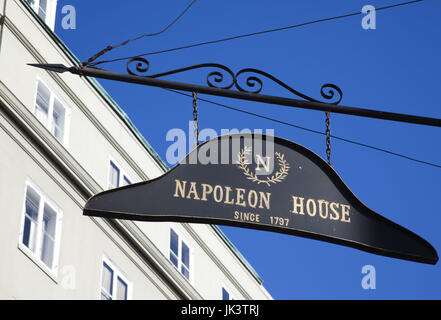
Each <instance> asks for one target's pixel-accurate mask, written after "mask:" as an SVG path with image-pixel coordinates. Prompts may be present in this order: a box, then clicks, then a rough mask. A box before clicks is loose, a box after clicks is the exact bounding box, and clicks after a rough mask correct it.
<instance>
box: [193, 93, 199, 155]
mask: <svg viewBox="0 0 441 320" xmlns="http://www.w3.org/2000/svg"><path fill="white" fill-rule="evenodd" d="M198 115H199V114H198V100H197V95H196V92H193V120H194V122H193V125H194V136H195V138H196V147H197V146H198V145H199V121H198Z"/></svg>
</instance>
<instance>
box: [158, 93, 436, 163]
mask: <svg viewBox="0 0 441 320" xmlns="http://www.w3.org/2000/svg"><path fill="white" fill-rule="evenodd" d="M165 90H167V91H171V92H174V93H177V94H180V95H183V96H186V97H190V98H192V95H190V94H186V93H183V92H180V91H176V90H173V89H165ZM198 100H201V101H204V102H207V103H210V104H212V105H216V106H218V107H222V108H225V109H229V110H232V111H236V112H240V113H244V114H248V115H251V116H254V117H258V118H261V119H265V120H269V121H272V122H276V123H278V124H283V125H286V126H290V127H293V128H297V129H300V130H304V131H307V132H311V133H315V134H320V135H326V134H325V133H324V132H321V131H318V130H314V129H309V128H306V127H302V126H299V125H296V124H293V123H289V122H286V121H283V120H279V119H275V118H271V117H268V116H265V115H261V114H258V113H254V112H250V111H246V110H243V109H239V108H235V107H231V106H227V105H225V104H221V103H218V102H214V101H211V100H207V99H203V98H200V97H198ZM331 137H332V138H333V139H336V140H340V141H343V142H347V143H351V144H354V145H358V146H361V147H364V148H368V149H372V150H376V151H380V152H383V153H387V154H390V155H393V156H396V157H400V158H403V159H406V160H410V161H414V162H418V163H420V164H424V165H428V166H432V167H435V168H439V169H441V165H439V164H436V163H432V162H428V161H424V160H419V159H415V158H412V157H409V156H406V155H403V154H400V153H397V152H393V151H390V150H387V149H383V148H379V147H375V146H372V145H368V144H365V143H362V142H358V141H354V140H350V139H347V138H342V137H338V136H334V135H331Z"/></svg>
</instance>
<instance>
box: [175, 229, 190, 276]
mask: <svg viewBox="0 0 441 320" xmlns="http://www.w3.org/2000/svg"><path fill="white" fill-rule="evenodd" d="M191 260H192V259H191V250H190V247H189V246H188V244H187V243H186V242H185V241H184V240H183V239H182V237H180V236H179V235H178V234H177V233H176V232H175V231H174V230H173V229H172V228H170V261H171V263H173V265H174V266H175V267H176V268H177V269H178V270H179V271H180V272H181V273H182V274H183V275H184V277H185V278H187V280H189V281H190V279H191V264H192V261H191Z"/></svg>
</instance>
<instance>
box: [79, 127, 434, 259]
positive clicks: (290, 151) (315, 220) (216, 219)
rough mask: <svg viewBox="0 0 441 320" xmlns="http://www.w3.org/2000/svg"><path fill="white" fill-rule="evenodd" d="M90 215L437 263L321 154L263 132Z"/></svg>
mask: <svg viewBox="0 0 441 320" xmlns="http://www.w3.org/2000/svg"><path fill="white" fill-rule="evenodd" d="M84 214H85V215H90V216H99V217H106V218H118V219H132V220H143V221H176V222H191V223H209V224H220V225H232V226H238V227H247V228H254V229H263V230H269V231H275V232H281V233H288V234H292V235H296V236H302V237H307V238H313V239H318V240H323V241H327V242H332V243H336V244H341V245H345V246H349V247H354V248H357V249H360V250H364V251H368V252H371V253H375V254H380V255H384V256H389V257H395V258H400V259H406V260H412V261H417V262H423V263H430V264H435V263H436V262H437V261H438V255H437V253H436V251H435V250H434V248H433V247H432V246H431V245H430V244H429V243H428V242H427V241H425V240H424V239H422V238H421V237H419V236H418V235H416V234H414V233H413V232H411V231H409V230H407V229H405V228H404V227H401V226H399V225H398V224H396V223H394V222H392V221H389V220H388V219H386V218H384V217H383V216H381V215H379V214H377V213H375V212H374V211H372V210H371V209H369V208H368V207H367V206H366V205H364V204H363V203H362V202H361V201H360V200H358V199H357V197H356V196H355V195H354V194H353V193H352V192H351V191H350V190H349V188H348V187H347V186H346V185H345V184H344V183H343V181H342V180H341V179H340V177H339V176H338V175H337V173H336V172H335V171H334V170H333V169H332V168H331V167H330V166H329V165H328V164H327V163H326V162H325V161H323V159H321V158H320V157H319V156H317V155H316V154H315V153H313V152H312V151H310V150H308V149H306V148H304V147H302V146H300V145H298V144H296V143H293V142H291V141H287V140H284V139H281V138H277V137H272V136H265V135H258V134H237V135H226V136H221V137H217V138H214V139H212V140H209V141H207V142H205V143H203V144H201V145H200V146H198V147H197V148H196V149H194V150H193V151H192V152H191V153H190V154H188V155H187V156H186V157H185V158H184V159H183V160H182V161H181V162H180V163H179V164H178V165H177V166H176V167H174V168H173V169H171V170H170V171H169V172H167V173H165V174H164V175H162V176H160V177H158V178H156V179H153V180H150V181H146V182H141V183H137V184H133V185H129V186H125V187H122V188H117V189H113V190H109V191H105V192H102V193H99V194H97V195H95V196H93V197H92V198H91V199H89V201H88V202H87V204H86V206H85V208H84Z"/></svg>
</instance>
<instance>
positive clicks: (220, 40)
mask: <svg viewBox="0 0 441 320" xmlns="http://www.w3.org/2000/svg"><path fill="white" fill-rule="evenodd" d="M421 1H423V0H413V1H407V2H402V3H397V4H393V5H389V6H385V7H381V8H376V9H375V10H376V11H380V10H386V9H391V8H396V7H400V6H405V5H408V4H413V3H416V2H421ZM360 14H362V12H360V11H358V12H353V13H348V14H344V15H340V16H335V17H330V18H323V19H318V20H313V21H308V22H304V23H300V24H295V25H291V26H286V27H280V28H275V29H269V30H263V31H258V32H252V33H247V34H241V35H236V36H231V37H227V38H222V39H217V40H211V41H204V42H199V43H194V44H189V45H185V46H180V47H175V48H171V49H164V50H159V51H152V52H147V53H143V54H139V55H136V56H130V57H122V58H116V59H112V60H102V61H98V62H96V63H94V64H92V66H96V65H99V64H103V63H109V62H116V61H122V60H129V59H132V58H135V57H145V56H150V55H155V54H160V53H166V52H172V51H178V50H184V49H189V48H195V47H199V46H204V45H209V44H215V43H221V42H225V41H230V40H235V39H240V38H246V37H252V36H257V35H262V34H266V33H271V32H278V31H283V30H288V29H294V28H299V27H303V26H306V25H311V24H315V23H320V22H326V21H331V20H337V19H343V18H348V17H353V16H357V15H360Z"/></svg>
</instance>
